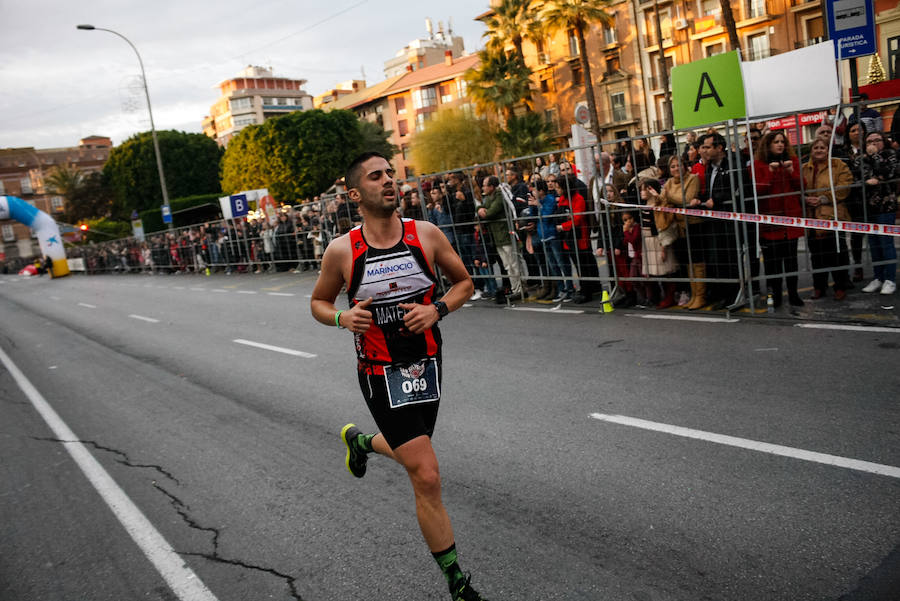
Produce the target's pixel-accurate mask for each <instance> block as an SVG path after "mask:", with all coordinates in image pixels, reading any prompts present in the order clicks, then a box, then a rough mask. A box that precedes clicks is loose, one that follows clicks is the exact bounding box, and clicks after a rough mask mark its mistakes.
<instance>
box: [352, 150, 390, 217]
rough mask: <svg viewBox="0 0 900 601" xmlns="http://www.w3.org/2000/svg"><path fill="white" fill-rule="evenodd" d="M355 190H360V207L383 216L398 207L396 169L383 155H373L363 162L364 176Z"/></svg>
mask: <svg viewBox="0 0 900 601" xmlns="http://www.w3.org/2000/svg"><path fill="white" fill-rule="evenodd" d="M355 190H356V191H358V192H359V198H358V202H359V206H360V208H363V209H366V210H368V211H372V212H374V213H376V214H378V215H381V216H389V215H390V214H391V213H393V212H394V210H395V209H396V208H397V189H396V186H395V185H394V170H393V169H392V168H391V165H390V163H388V162H387V161H386V160H384V159H383V158H381V157H372V158H370V159H369V160H367V161H366V162H364V163H363V164H362V176H361V177H360V179H359V184H358V185H357V187H356V188H355Z"/></svg>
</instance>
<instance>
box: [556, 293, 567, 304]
mask: <svg viewBox="0 0 900 601" xmlns="http://www.w3.org/2000/svg"><path fill="white" fill-rule="evenodd" d="M564 298H566V293H565V292H559V293H557V295H556V296H555V297H553V302H554V303H561V302H562V301H563V299H564Z"/></svg>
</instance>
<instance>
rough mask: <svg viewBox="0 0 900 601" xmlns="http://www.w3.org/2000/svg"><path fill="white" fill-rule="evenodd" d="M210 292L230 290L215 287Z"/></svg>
mask: <svg viewBox="0 0 900 601" xmlns="http://www.w3.org/2000/svg"><path fill="white" fill-rule="evenodd" d="M210 292H228V291H227V290H225V289H224V288H213V289H212V290H210Z"/></svg>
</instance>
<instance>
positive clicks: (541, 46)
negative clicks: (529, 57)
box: [534, 40, 550, 65]
mask: <svg viewBox="0 0 900 601" xmlns="http://www.w3.org/2000/svg"><path fill="white" fill-rule="evenodd" d="M534 47H535V49H536V50H537V56H538V64H541V65H546V64H549V63H550V56H549V55H548V53H547V43H546V42H545V41H544V40H538V41H536V42H535V43H534Z"/></svg>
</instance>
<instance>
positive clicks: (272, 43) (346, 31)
mask: <svg viewBox="0 0 900 601" xmlns="http://www.w3.org/2000/svg"><path fill="white" fill-rule="evenodd" d="M488 6H489V0H455V1H453V2H447V1H446V0H405V1H392V0H331V1H327V2H311V1H310V0H257V1H255V2H248V1H246V0H244V1H237V0H216V1H213V0H207V1H200V0H154V1H153V2H146V1H142V2H137V1H135V0H78V1H76V2H71V1H67V0H25V1H22V0H0V21H2V22H3V24H4V28H3V30H4V31H3V42H2V50H0V90H2V93H0V148H13V147H21V146H34V147H36V148H55V147H63V146H76V145H77V144H78V140H79V139H81V138H83V137H85V136H89V135H104V136H109V137H111V138H112V140H113V143H114V144H120V143H121V142H122V141H124V140H125V139H127V138H128V137H129V136H131V135H132V134H134V133H137V132H140V131H146V130H149V129H150V121H149V118H148V115H147V109H146V102H145V101H144V99H143V88H142V87H141V86H140V78H139V76H140V67H139V65H138V62H137V58H136V56H135V55H134V52H133V51H132V50H131V48H130V47H129V46H128V44H126V43H125V42H124V41H123V40H121V39H120V38H118V37H116V36H115V35H113V34H110V33H107V32H103V31H79V30H76V29H75V26H76V25H78V24H81V23H88V24H91V25H94V26H95V27H103V28H106V29H112V30H115V31H117V32H119V33H121V34H122V35H124V36H125V37H127V38H128V39H130V40H131V42H132V43H133V44H134V45H135V46H136V47H137V49H138V51H139V52H140V54H141V58H142V59H143V61H144V68H145V69H146V71H147V82H148V84H149V88H150V100H151V102H152V103H153V118H154V121H155V123H156V128H157V130H162V129H178V130H183V131H187V132H200V131H201V121H202V119H203V117H204V116H205V115H207V114H209V107H210V106H211V105H212V104H213V102H215V100H216V99H217V98H218V95H219V91H218V89H217V88H216V84H218V83H219V82H221V81H222V80H225V79H229V78H231V77H233V76H235V75H236V74H237V73H238V71H240V70H241V69H243V68H244V67H246V66H247V65H251V64H252V65H261V66H271V67H273V68H274V71H275V75H276V76H280V77H289V78H293V79H306V80H308V83H307V84H306V91H307V92H309V93H310V94H311V95H313V96H315V95H317V94H320V93H322V92H324V91H325V90H327V89H330V88H332V87H333V86H334V85H335V84H337V83H339V82H341V81H346V80H348V79H359V78H361V77H362V70H365V75H366V81H367V83H368V84H369V85H371V84H373V83H377V82H379V81H382V80H383V79H384V73H383V68H384V61H385V60H387V59H389V58H391V57H392V56H394V54H395V53H396V52H397V51H398V50H400V49H401V48H403V47H404V46H405V45H406V44H408V43H409V42H410V41H411V40H413V39H416V38H421V37H425V36H426V35H427V34H426V31H425V18H426V17H431V19H432V20H433V21H434V26H435V29H437V23H438V21H443V22H444V27H445V28H446V26H447V21H448V19H450V20H452V25H453V32H454V34H456V35H461V36H463V38H464V40H465V47H466V52H467V53H469V52H473V51H475V50H477V49H478V48H481V47H482V46H483V40H482V38H481V35H482V33H483V32H484V27H483V26H482V25H481V23H477V22H475V21H474V17H475V16H477V15H479V14H481V13H482V12H484V11H485V10H487V8H488Z"/></svg>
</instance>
